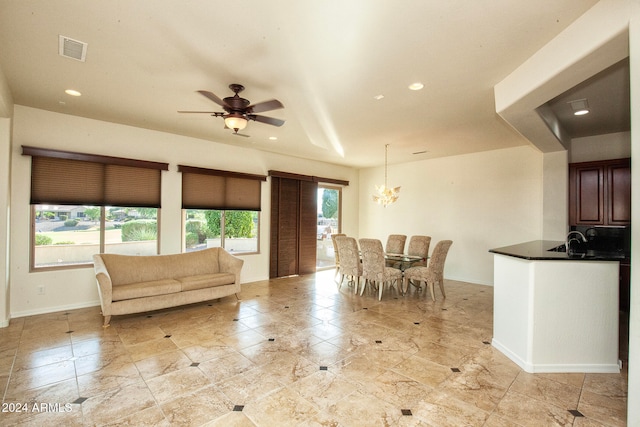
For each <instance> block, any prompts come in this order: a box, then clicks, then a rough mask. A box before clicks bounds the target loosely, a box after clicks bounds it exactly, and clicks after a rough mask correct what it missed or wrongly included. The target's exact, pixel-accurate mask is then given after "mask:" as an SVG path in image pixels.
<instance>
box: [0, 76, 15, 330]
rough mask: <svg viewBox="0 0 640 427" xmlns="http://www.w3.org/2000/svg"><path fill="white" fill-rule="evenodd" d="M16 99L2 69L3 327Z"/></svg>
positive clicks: (0, 309)
mask: <svg viewBox="0 0 640 427" xmlns="http://www.w3.org/2000/svg"><path fill="white" fill-rule="evenodd" d="M12 116H13V99H12V97H11V92H10V91H9V86H8V85H7V81H6V78H5V76H4V73H3V72H2V69H1V68H0V328H1V327H5V326H8V324H9V318H10V317H11V316H10V312H9V258H10V253H9V235H10V233H9V214H10V211H11V210H10V206H11V203H10V194H11V193H10V184H9V183H10V175H9V174H10V171H11V117H12Z"/></svg>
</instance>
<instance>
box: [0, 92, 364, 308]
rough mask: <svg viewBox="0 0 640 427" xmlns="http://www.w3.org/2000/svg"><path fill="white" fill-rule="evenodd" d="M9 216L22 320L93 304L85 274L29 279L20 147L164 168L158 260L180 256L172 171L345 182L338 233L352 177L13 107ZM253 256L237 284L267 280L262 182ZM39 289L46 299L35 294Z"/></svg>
mask: <svg viewBox="0 0 640 427" xmlns="http://www.w3.org/2000/svg"><path fill="white" fill-rule="evenodd" d="M13 136H14V145H13V149H12V152H11V161H12V169H13V170H12V199H11V201H12V206H13V211H12V215H11V229H12V236H11V255H12V260H11V276H12V280H11V301H10V302H11V316H12V317H17V316H23V315H28V314H31V313H40V312H47V311H55V310H62V309H69V308H74V307H82V306H87V305H95V304H97V302H98V295H97V291H96V284H95V278H94V276H93V269H92V268H83V269H74V270H60V271H54V272H38V273H29V232H30V219H29V215H30V214H29V185H30V174H31V171H30V160H31V158H30V157H28V156H23V155H21V148H20V147H21V146H22V145H31V146H37V147H44V148H53V149H60V150H70V151H78V152H88V153H94V154H101V155H108V156H119V157H129V158H134V159H143V160H151V161H158V162H167V163H169V170H168V171H165V172H162V212H161V219H160V236H161V253H165V254H168V253H178V252H180V250H181V242H182V240H181V239H182V235H181V230H182V228H181V218H182V217H181V213H182V211H181V205H180V203H181V174H180V173H179V172H177V165H178V164H185V165H190V166H198V167H205V168H213V169H225V170H232V171H238V172H246V173H253V174H264V175H266V174H267V173H268V171H269V170H270V169H276V170H283V171H288V172H293V173H302V174H307V175H318V176H326V177H332V178H337V179H344V180H348V181H350V183H351V185H349V186H348V187H345V188H344V190H343V205H344V215H343V222H344V230H345V231H346V232H347V233H354V232H356V229H357V211H358V198H357V192H358V175H357V172H356V171H355V170H353V169H351V168H346V167H342V166H336V165H331V164H327V163H321V162H316V161H311V160H303V159H297V158H292V157H287V156H282V155H276V154H270V153H265V152H260V151H255V150H252V149H247V148H242V147H238V146H234V145H226V144H219V143H214V142H211V141H203V140H198V139H193V138H187V137H181V136H177V135H173V134H167V133H163V132H156V131H150V130H146V129H140V128H134V127H130V126H123V125H117V124H113V123H107V122H102V121H97V120H90V119H85V118H80V117H73V116H68V115H64V114H57V113H51V112H48V111H44V110H38V109H33V108H28V107H23V106H19V105H16V107H15V115H14V132H13ZM262 185H263V187H262V209H263V210H262V213H261V219H260V221H261V234H260V250H261V252H260V253H259V254H256V255H243V259H244V260H245V266H244V268H243V271H242V281H243V282H244V283H246V282H250V281H255V280H263V279H266V278H268V275H269V208H270V201H269V194H270V187H269V185H270V184H269V183H268V182H265V183H263V184H262ZM38 285H45V287H46V290H45V292H46V294H45V295H37V294H36V287H37V286H38Z"/></svg>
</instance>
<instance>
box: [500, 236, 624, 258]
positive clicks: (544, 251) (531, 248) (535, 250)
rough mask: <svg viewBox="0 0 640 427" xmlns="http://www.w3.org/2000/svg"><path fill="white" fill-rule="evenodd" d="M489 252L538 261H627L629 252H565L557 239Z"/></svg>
mask: <svg viewBox="0 0 640 427" xmlns="http://www.w3.org/2000/svg"><path fill="white" fill-rule="evenodd" d="M558 247H561V251H558V250H553V249H556V248H558ZM489 252H491V253H494V254H500V255H507V256H512V257H516V258H522V259H528V260H540V261H554V260H557V261H581V260H582V261H628V259H629V254H628V253H625V252H623V251H597V250H582V251H580V250H578V251H576V252H572V253H571V254H567V253H566V252H564V242H562V241H557V240H533V241H531V242H525V243H519V244H517V245H511V246H504V247H501V248H495V249H490V250H489Z"/></svg>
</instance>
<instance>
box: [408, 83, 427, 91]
mask: <svg viewBox="0 0 640 427" xmlns="http://www.w3.org/2000/svg"><path fill="white" fill-rule="evenodd" d="M423 87H424V85H423V84H422V83H420V82H415V83H411V84H410V85H409V89H411V90H420V89H422V88H423Z"/></svg>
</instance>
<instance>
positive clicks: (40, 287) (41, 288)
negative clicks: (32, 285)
mask: <svg viewBox="0 0 640 427" xmlns="http://www.w3.org/2000/svg"><path fill="white" fill-rule="evenodd" d="M36 293H37V294H38V295H44V294H45V287H44V285H38V286H36Z"/></svg>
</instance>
